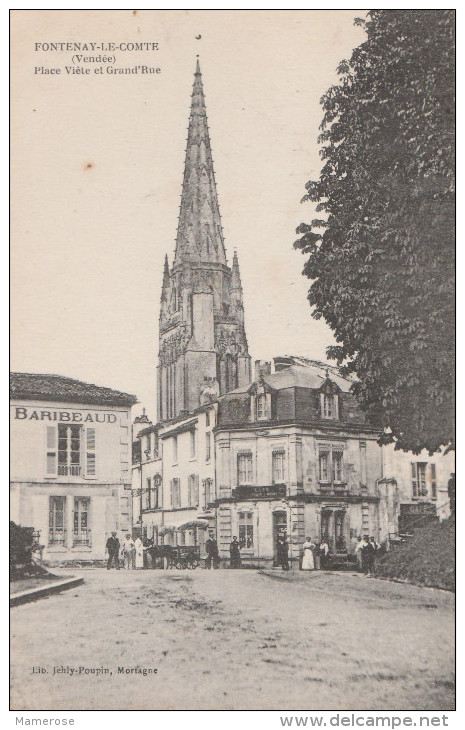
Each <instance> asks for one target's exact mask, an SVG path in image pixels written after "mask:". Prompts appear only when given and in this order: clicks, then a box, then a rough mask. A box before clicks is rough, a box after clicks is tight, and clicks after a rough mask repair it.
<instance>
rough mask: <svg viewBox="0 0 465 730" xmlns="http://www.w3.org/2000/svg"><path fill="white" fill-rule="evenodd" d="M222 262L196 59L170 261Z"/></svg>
mask: <svg viewBox="0 0 465 730" xmlns="http://www.w3.org/2000/svg"><path fill="white" fill-rule="evenodd" d="M189 262H191V263H200V262H211V263H213V262H214V263H220V264H226V252H225V248H224V240H223V233H222V229H221V218H220V211H219V207H218V198H217V193H216V182H215V173H214V170H213V159H212V153H211V147H210V136H209V132H208V124H207V112H206V108H205V97H204V93H203V86H202V74H201V72H200V64H199V60H198V59H197V66H196V71H195V75H194V86H193V90H192V101H191V111H190V117H189V130H188V134H187V148H186V161H185V166H184V179H183V185H182V195H181V208H180V211H179V223H178V232H177V236H176V252H175V256H174V265H175V266H177V265H179V264H181V263H189Z"/></svg>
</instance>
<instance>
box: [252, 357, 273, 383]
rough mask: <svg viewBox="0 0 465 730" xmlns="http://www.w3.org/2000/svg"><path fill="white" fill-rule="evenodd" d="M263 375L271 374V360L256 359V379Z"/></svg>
mask: <svg viewBox="0 0 465 730" xmlns="http://www.w3.org/2000/svg"><path fill="white" fill-rule="evenodd" d="M263 375H271V362H268V361H267V360H255V380H259V379H260V378H261V377H262V376H263Z"/></svg>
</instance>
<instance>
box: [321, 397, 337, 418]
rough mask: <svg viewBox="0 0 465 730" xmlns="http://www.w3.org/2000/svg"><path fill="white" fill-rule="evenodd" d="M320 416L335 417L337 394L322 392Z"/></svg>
mask: <svg viewBox="0 0 465 730" xmlns="http://www.w3.org/2000/svg"><path fill="white" fill-rule="evenodd" d="M322 411H323V412H322V414H321V415H322V417H323V418H337V396H335V395H329V394H326V393H323V398H322Z"/></svg>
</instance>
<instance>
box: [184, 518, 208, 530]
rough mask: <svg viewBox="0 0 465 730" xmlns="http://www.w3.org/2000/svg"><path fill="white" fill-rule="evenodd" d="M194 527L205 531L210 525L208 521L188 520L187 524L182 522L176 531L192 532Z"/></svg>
mask: <svg viewBox="0 0 465 730" xmlns="http://www.w3.org/2000/svg"><path fill="white" fill-rule="evenodd" d="M195 527H198V528H199V529H201V530H206V529H207V528H208V527H210V523H209V522H208V520H189V522H183V524H182V525H179V526H178V530H193V529H194V528H195Z"/></svg>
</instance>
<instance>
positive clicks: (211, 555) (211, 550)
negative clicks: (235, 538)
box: [205, 534, 219, 568]
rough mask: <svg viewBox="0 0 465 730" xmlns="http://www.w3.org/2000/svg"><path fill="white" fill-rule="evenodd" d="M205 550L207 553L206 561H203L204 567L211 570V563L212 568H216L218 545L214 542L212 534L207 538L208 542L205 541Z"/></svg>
mask: <svg viewBox="0 0 465 730" xmlns="http://www.w3.org/2000/svg"><path fill="white" fill-rule="evenodd" d="M205 550H206V551H207V559H206V561H205V567H206V568H211V567H212V563H213V567H214V568H217V567H218V558H219V554H218V543H217V542H216V540H215V538H214V537H213V535H212V534H210V535H209V536H208V540H206V541H205Z"/></svg>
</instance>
